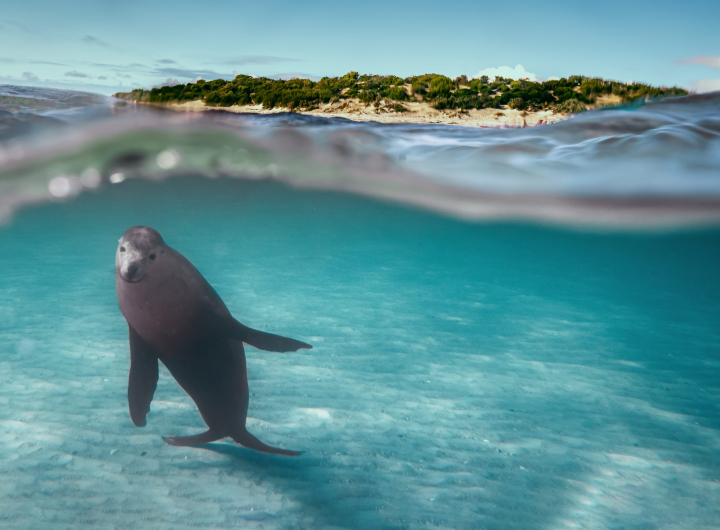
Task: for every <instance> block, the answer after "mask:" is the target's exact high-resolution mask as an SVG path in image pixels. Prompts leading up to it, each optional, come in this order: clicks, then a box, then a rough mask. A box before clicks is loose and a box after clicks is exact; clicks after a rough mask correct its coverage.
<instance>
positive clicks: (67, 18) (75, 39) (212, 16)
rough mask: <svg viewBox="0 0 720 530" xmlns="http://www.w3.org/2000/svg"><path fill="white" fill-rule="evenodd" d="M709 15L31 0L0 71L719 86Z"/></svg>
mask: <svg viewBox="0 0 720 530" xmlns="http://www.w3.org/2000/svg"><path fill="white" fill-rule="evenodd" d="M68 4H70V5H69V6H68ZM718 21H720V1H718V0H713V1H710V0H688V1H685V2H683V3H677V2H669V1H666V0H657V1H655V2H652V3H651V2H633V1H617V0H610V1H605V2H600V3H597V2H593V3H590V2H582V1H578V0H573V1H566V0H549V1H545V2H538V1H527V0H517V1H516V2H513V3H510V2H478V1H467V0H447V1H446V2H438V1H437V0H435V1H432V2H431V1H427V0H419V1H416V2H413V3H409V2H403V3H400V2H391V1H376V0H367V1H365V2H337V1H335V2H320V1H316V0H309V1H306V2H296V1H292V2H291V1H287V0H266V1H264V2H257V1H255V2H247V1H244V0H235V1H214V2H212V1H208V2H205V3H201V2H188V1H184V0H176V1H173V2H169V1H166V0H158V1H155V2H146V1H145V2H139V1H136V0H124V1H123V2H117V1H109V0H93V1H89V0H83V1H73V2H70V3H63V2H57V1H48V0H28V1H24V2H13V3H10V2H6V3H5V5H4V6H3V8H2V10H1V11H0V83H9V84H21V85H34V86H52V87H58V88H72V89H78V90H88V91H92V92H100V93H105V94H110V93H113V92H115V91H118V90H128V89H130V88H137V87H151V86H155V85H160V84H162V83H164V82H167V80H168V79H171V80H177V81H179V82H182V83H186V82H188V81H191V80H195V79H196V78H197V77H198V76H202V77H204V78H205V79H214V78H217V77H227V78H231V77H233V76H234V74H235V73H247V74H252V75H265V76H273V75H278V74H284V75H285V76H288V75H289V76H292V75H296V76H299V77H305V76H309V75H312V76H323V75H329V76H336V75H343V74H345V73H346V72H348V71H351V70H356V71H359V72H360V73H375V74H391V73H392V74H396V75H400V76H408V75H413V74H423V73H430V72H433V73H439V74H445V75H448V76H451V77H455V76H458V75H461V74H466V75H468V76H472V75H476V74H477V73H478V72H479V71H480V70H483V69H486V68H496V67H502V66H510V67H512V68H515V67H516V65H518V64H521V65H523V67H524V68H525V70H526V71H527V72H530V73H533V74H536V75H537V76H539V77H541V78H548V77H551V76H557V77H563V76H568V75H573V74H582V75H589V76H599V77H605V78H608V79H617V80H620V81H626V82H627V81H640V82H646V83H652V84H657V85H678V86H683V87H686V88H691V89H692V88H699V89H704V90H707V89H715V90H720V30H719V28H718Z"/></svg>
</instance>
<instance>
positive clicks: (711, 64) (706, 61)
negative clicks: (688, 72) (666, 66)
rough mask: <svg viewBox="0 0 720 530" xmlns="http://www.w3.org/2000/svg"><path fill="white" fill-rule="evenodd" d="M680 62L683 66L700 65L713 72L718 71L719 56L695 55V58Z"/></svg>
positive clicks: (719, 66) (719, 67)
mask: <svg viewBox="0 0 720 530" xmlns="http://www.w3.org/2000/svg"><path fill="white" fill-rule="evenodd" d="M682 62H683V63H685V64H701V65H703V66H707V67H708V68H712V69H713V70H718V69H720V55H715V56H713V55H696V56H695V57H689V58H687V59H683V60H682Z"/></svg>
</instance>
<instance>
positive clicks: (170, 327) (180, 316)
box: [116, 278, 201, 356]
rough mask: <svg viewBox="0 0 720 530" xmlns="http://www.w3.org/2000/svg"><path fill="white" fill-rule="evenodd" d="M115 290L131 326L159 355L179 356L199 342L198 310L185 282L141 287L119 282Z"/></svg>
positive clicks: (173, 280)
mask: <svg viewBox="0 0 720 530" xmlns="http://www.w3.org/2000/svg"><path fill="white" fill-rule="evenodd" d="M148 280H149V279H148ZM116 288H117V296H118V304H119V306H120V311H121V312H122V314H123V316H124V317H125V319H126V320H127V322H128V324H130V326H132V327H133V329H135V331H136V332H137V333H138V335H140V336H141V337H142V338H143V340H144V341H145V342H147V343H148V344H149V345H150V346H152V347H153V349H154V350H155V351H156V352H157V353H158V355H160V356H167V355H180V354H182V352H183V351H186V350H188V349H192V347H193V345H194V344H195V343H196V342H197V341H198V340H199V338H200V337H198V336H197V335H198V333H197V330H198V329H201V328H199V327H198V326H197V325H196V322H197V319H198V317H199V314H198V313H199V307H198V304H197V301H196V300H194V298H195V297H194V296H193V294H192V292H191V289H189V286H188V285H186V284H185V282H182V281H179V279H178V278H167V279H165V280H164V281H162V282H153V281H143V282H138V283H127V282H124V281H122V280H121V279H118V280H117V281H116Z"/></svg>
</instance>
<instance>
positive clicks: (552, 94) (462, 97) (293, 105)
mask: <svg viewBox="0 0 720 530" xmlns="http://www.w3.org/2000/svg"><path fill="white" fill-rule="evenodd" d="M687 93H688V92H687V91H686V90H683V89H682V88H678V87H671V88H668V87H653V86H650V85H646V84H642V83H629V84H628V83H620V82H617V81H610V80H605V79H602V78H597V77H585V76H580V75H576V76H571V77H568V78H562V79H553V80H548V81H543V82H535V81H530V80H529V79H508V78H504V77H500V76H496V77H495V78H494V79H493V80H490V79H489V78H488V77H487V76H481V77H478V78H473V79H468V78H467V76H464V75H463V76H459V77H457V78H455V79H451V78H449V77H446V76H444V75H438V74H425V75H420V76H412V77H406V78H401V77H398V76H394V75H385V76H383V75H359V74H358V73H357V72H349V73H348V74H345V75H344V76H342V77H323V78H322V79H321V80H319V81H312V80H310V79H299V78H294V79H289V80H283V79H271V78H267V77H254V76H250V75H243V74H238V75H237V76H236V77H235V78H234V79H233V80H231V81H228V80H226V79H216V80H214V81H205V80H203V79H198V80H197V81H196V82H195V83H188V84H186V85H183V84H178V85H173V86H162V87H156V88H153V89H151V90H144V89H141V88H140V89H136V90H133V91H132V92H119V93H117V94H114V96H115V97H117V98H121V99H124V100H127V101H134V102H137V103H149V104H154V105H162V106H166V107H169V108H172V109H174V110H186V111H202V110H216V109H222V110H226V111H231V112H239V113H256V114H258V113H259V114H267V113H277V112H297V113H302V114H309V115H315V116H326V117H341V118H347V119H351V120H359V121H378V122H385V123H444V124H458V125H467V126H476V127H526V126H536V125H543V124H548V123H553V122H557V121H561V120H564V119H567V118H568V117H570V116H572V115H575V114H577V113H579V112H583V111H586V110H590V109H594V108H599V107H606V106H612V105H621V104H626V103H629V102H632V101H636V100H638V99H641V98H644V99H651V98H653V99H655V98H662V97H667V96H681V95H686V94H687Z"/></svg>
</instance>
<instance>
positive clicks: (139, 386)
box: [128, 326, 158, 427]
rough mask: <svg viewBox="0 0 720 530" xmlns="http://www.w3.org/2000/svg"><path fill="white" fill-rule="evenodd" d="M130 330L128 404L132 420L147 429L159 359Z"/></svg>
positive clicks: (133, 331) (131, 329)
mask: <svg viewBox="0 0 720 530" xmlns="http://www.w3.org/2000/svg"><path fill="white" fill-rule="evenodd" d="M128 327H129V328H130V378H129V380H128V404H129V405H130V418H131V419H132V422H133V423H134V424H135V425H136V426H137V427H145V425H146V424H147V422H146V421H145V416H147V413H148V412H149V411H150V402H151V401H152V398H153V394H154V393H155V388H156V387H157V381H158V358H157V355H155V353H154V352H153V351H152V349H151V348H150V347H149V346H148V345H147V344H146V343H145V341H143V340H142V338H140V335H138V333H137V331H135V330H134V329H133V328H132V326H128Z"/></svg>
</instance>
